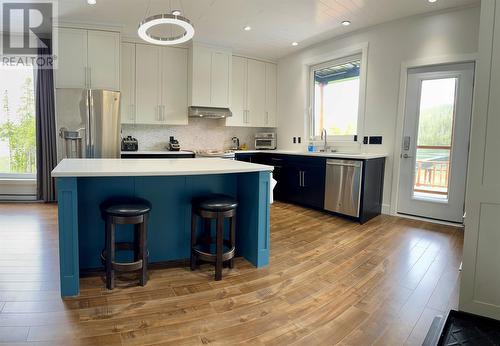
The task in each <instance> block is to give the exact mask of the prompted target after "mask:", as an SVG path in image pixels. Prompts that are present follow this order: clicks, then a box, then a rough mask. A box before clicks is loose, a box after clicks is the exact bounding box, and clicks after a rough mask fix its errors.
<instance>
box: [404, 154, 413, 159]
mask: <svg viewBox="0 0 500 346" xmlns="http://www.w3.org/2000/svg"><path fill="white" fill-rule="evenodd" d="M401 157H402V158H403V159H411V158H412V157H413V156H410V155H408V154H406V153H404V154H403V155H401Z"/></svg>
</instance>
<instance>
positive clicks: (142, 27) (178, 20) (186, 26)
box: [137, 13, 194, 46]
mask: <svg viewBox="0 0 500 346" xmlns="http://www.w3.org/2000/svg"><path fill="white" fill-rule="evenodd" d="M166 24H169V25H176V26H179V27H181V28H182V29H183V30H184V32H183V33H182V34H181V35H177V36H159V35H153V34H151V33H149V30H150V29H152V28H154V27H156V26H159V25H166ZM137 33H138V35H139V37H140V38H141V39H143V40H144V41H146V42H148V43H152V44H157V45H163V46H173V45H176V44H180V43H184V42H187V41H189V40H190V39H192V38H193V36H194V27H193V25H192V24H191V22H190V21H189V19H187V18H185V17H183V16H180V15H179V16H176V15H174V14H170V13H164V14H157V15H154V16H151V17H147V18H146V19H144V20H143V21H142V22H141V23H140V24H139V29H138V30H137Z"/></svg>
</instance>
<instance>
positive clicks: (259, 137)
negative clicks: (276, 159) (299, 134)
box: [255, 132, 276, 150]
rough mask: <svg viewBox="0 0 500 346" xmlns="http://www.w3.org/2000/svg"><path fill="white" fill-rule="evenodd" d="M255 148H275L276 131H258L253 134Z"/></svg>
mask: <svg viewBox="0 0 500 346" xmlns="http://www.w3.org/2000/svg"><path fill="white" fill-rule="evenodd" d="M255 149H257V150H259V149H261V150H274V149H276V132H259V133H256V134H255Z"/></svg>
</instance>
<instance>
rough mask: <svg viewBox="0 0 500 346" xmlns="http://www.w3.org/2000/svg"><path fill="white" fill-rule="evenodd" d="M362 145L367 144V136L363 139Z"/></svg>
mask: <svg viewBox="0 0 500 346" xmlns="http://www.w3.org/2000/svg"><path fill="white" fill-rule="evenodd" d="M363 144H368V136H364V137H363Z"/></svg>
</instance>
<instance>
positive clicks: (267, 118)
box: [266, 111, 269, 125]
mask: <svg viewBox="0 0 500 346" xmlns="http://www.w3.org/2000/svg"><path fill="white" fill-rule="evenodd" d="M266 125H269V112H267V111H266Z"/></svg>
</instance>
